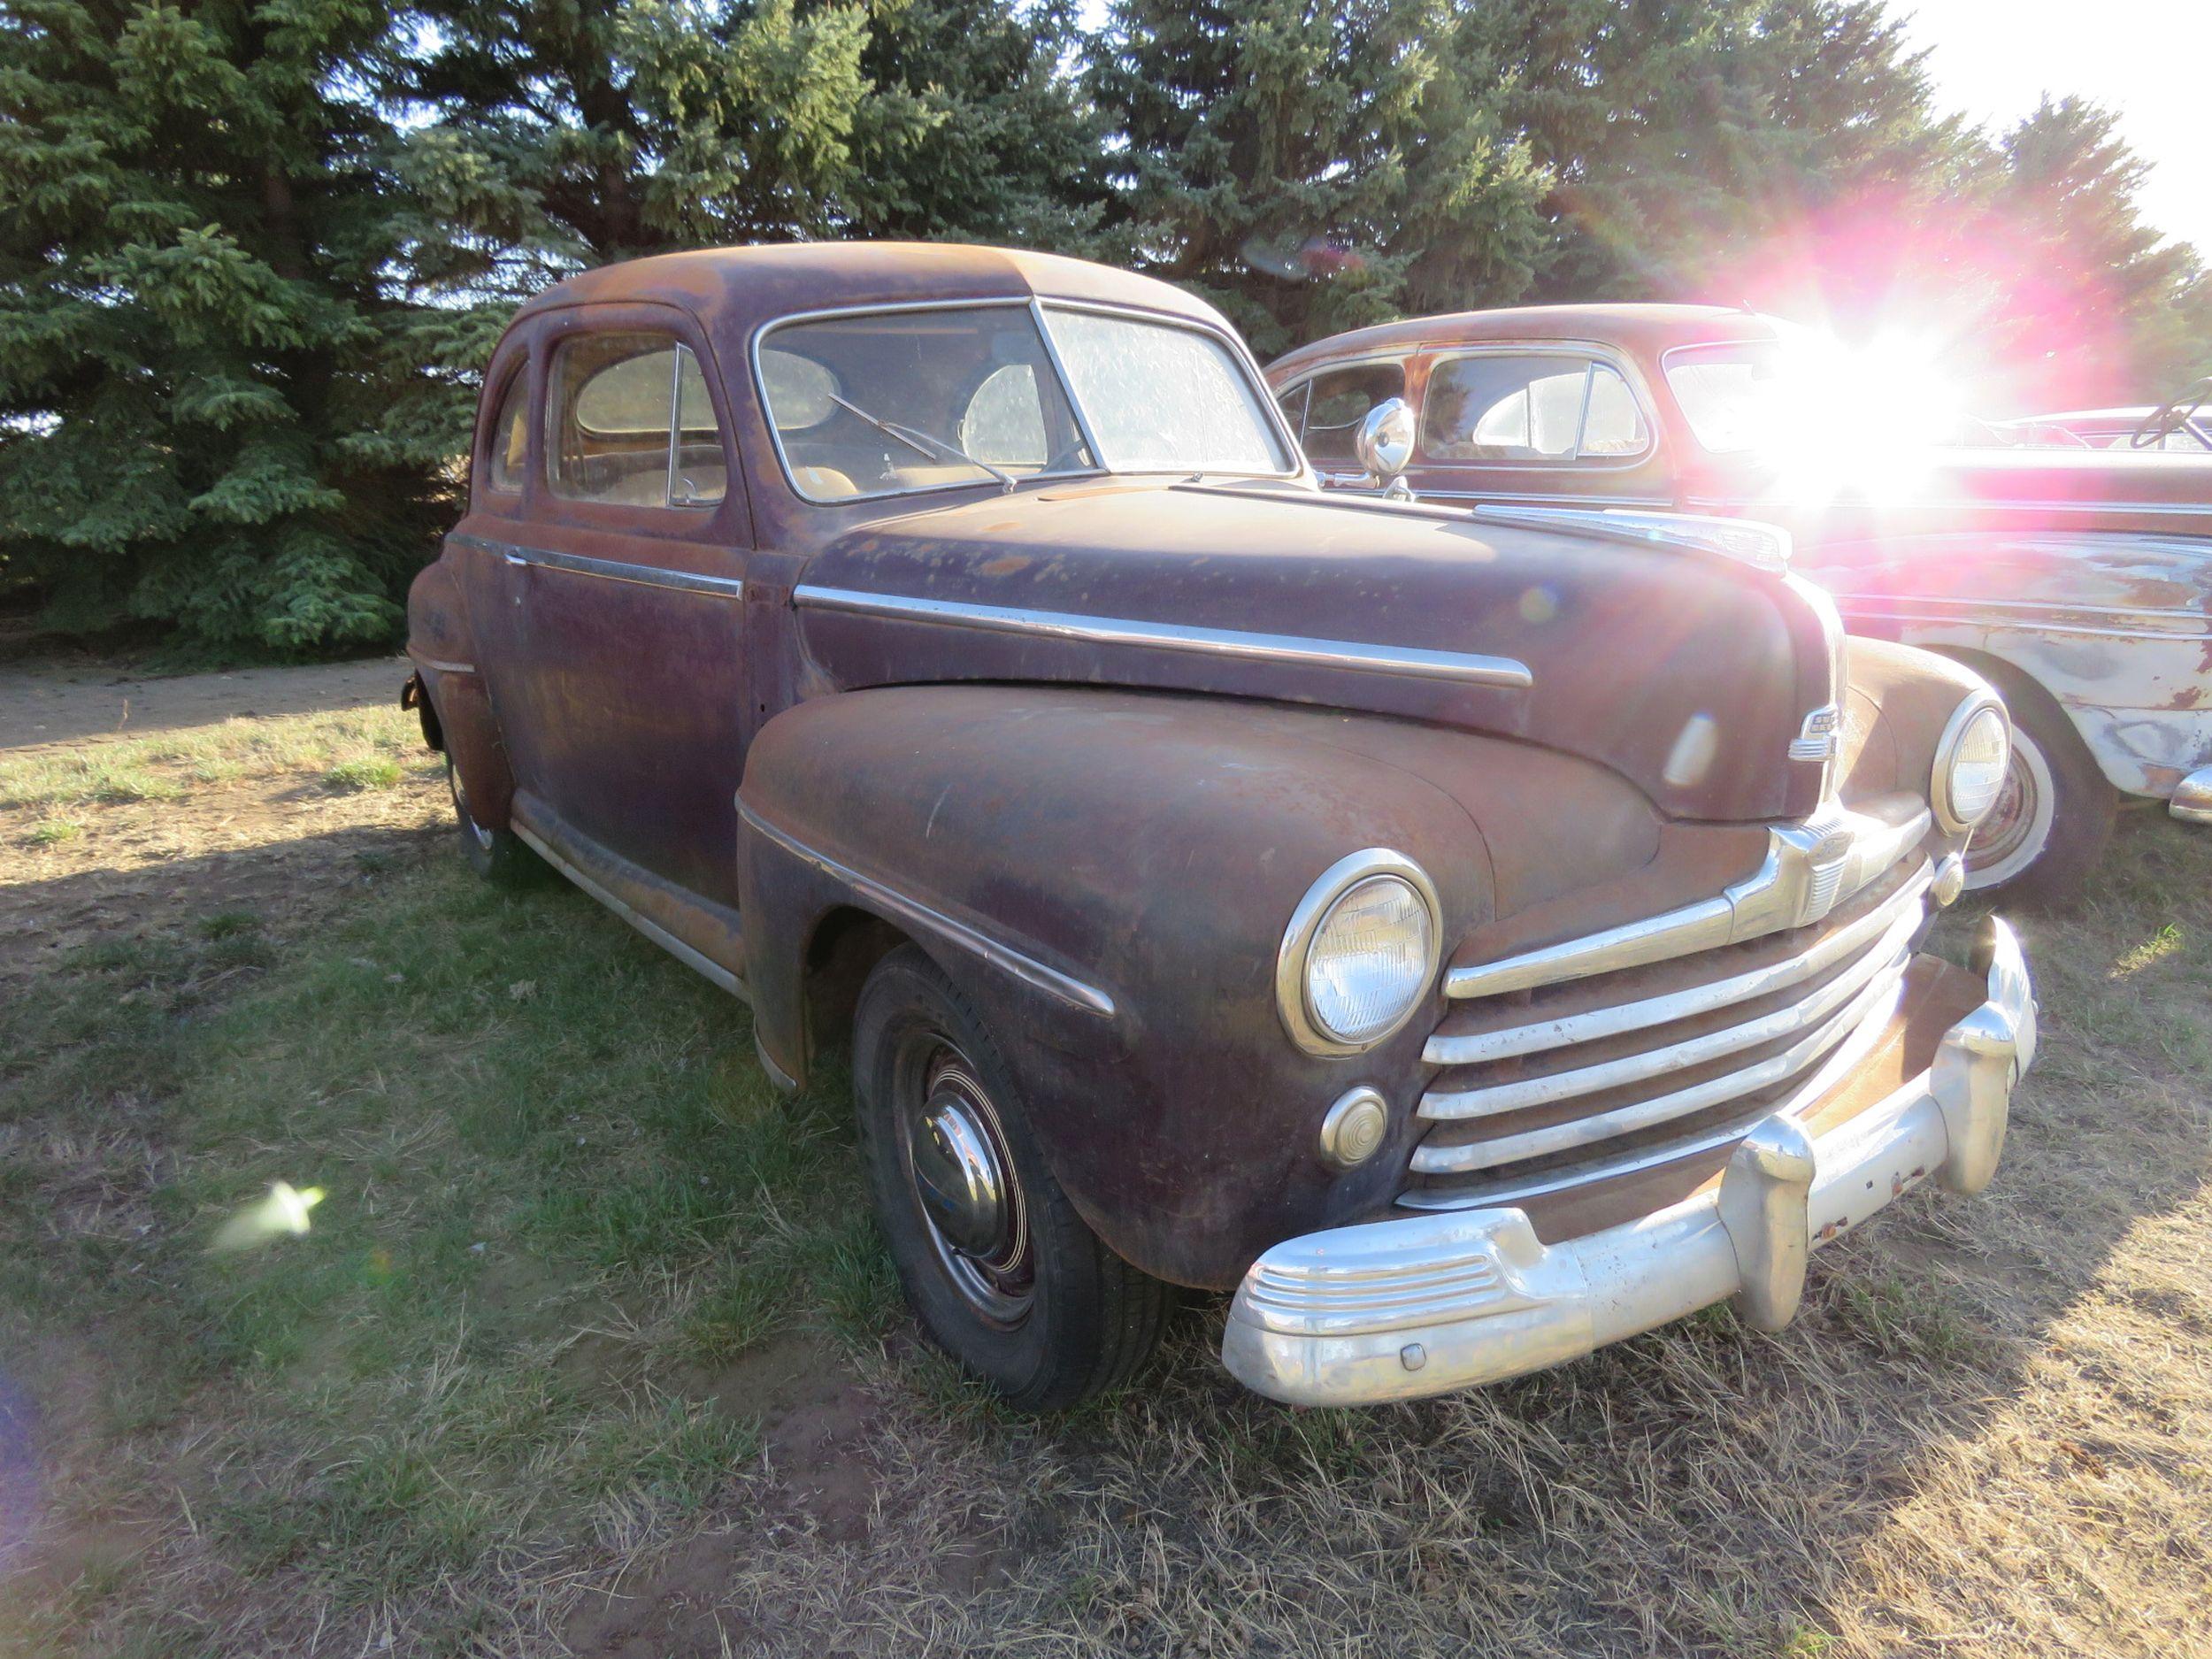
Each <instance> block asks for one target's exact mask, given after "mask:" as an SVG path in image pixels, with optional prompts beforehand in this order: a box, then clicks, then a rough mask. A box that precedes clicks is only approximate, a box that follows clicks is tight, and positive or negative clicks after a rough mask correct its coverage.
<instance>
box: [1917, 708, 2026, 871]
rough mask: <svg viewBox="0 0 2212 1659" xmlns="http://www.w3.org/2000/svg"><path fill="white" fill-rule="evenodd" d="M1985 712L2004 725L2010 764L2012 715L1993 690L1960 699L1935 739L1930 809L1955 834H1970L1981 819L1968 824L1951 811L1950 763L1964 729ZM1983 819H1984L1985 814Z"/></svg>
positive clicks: (1930, 781)
mask: <svg viewBox="0 0 2212 1659" xmlns="http://www.w3.org/2000/svg"><path fill="white" fill-rule="evenodd" d="M1984 710H1993V711H1994V712H1995V714H1996V716H1997V718H1999V719H2000V720H2002V721H2003V722H2004V725H2005V750H2006V764H2008V765H2009V764H2010V763H2011V750H2012V713H2011V710H2008V709H2007V708H2006V707H2005V700H2004V699H2003V698H2002V697H2001V696H1999V695H1997V694H1996V693H1995V692H1994V691H1992V690H1983V691H1977V692H1973V693H1971V694H1970V695H1967V696H1965V697H1962V698H1961V699H1960V701H1959V706H1958V707H1957V708H1955V709H1954V710H1951V718H1949V719H1947V720H1946V721H1945V722H1944V723H1943V732H1942V734H1941V735H1940V736H1939V737H1938V738H1937V739H1936V746H1935V764H1934V765H1933V766H1932V768H1931V769H1930V772H1929V774H1928V804H1929V810H1932V812H1933V813H1934V814H1935V820H1936V822H1937V823H1939V824H1940V825H1941V826H1943V827H1944V828H1945V829H1946V830H1947V831H1948V832H1949V833H1952V834H1954V835H1964V834H1969V833H1971V832H1972V830H1973V828H1974V825H1975V824H1978V823H1980V822H1981V819H1980V818H1976V819H1974V820H1973V821H1972V822H1971V823H1970V822H1969V821H1967V820H1966V819H1964V818H1961V817H1960V816H1959V815H1958V814H1957V812H1955V810H1952V806H1951V762H1952V761H1953V760H1954V759H1955V758H1956V754H1955V751H1956V750H1957V749H1958V746H1959V743H1960V741H1961V740H1962V738H1964V736H1965V735H1966V728H1967V726H1968V725H1969V724H1970V722H1971V721H1973V720H1974V719H1975V718H1977V717H1978V716H1979V715H1980V714H1981V713H1982V712H1983V711H1984ZM1991 804H1992V809H1994V805H1995V803H1991ZM1982 816H1983V818H1986V817H1987V816H1988V814H1987V813H1986V812H1985V813H1984V814H1983V815H1982Z"/></svg>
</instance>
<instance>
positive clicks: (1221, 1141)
mask: <svg viewBox="0 0 2212 1659" xmlns="http://www.w3.org/2000/svg"><path fill="white" fill-rule="evenodd" d="M1536 771H1542V772H1548V773H1551V774H1571V775H1572V777H1573V778H1575V779H1577V780H1579V783H1578V786H1574V787H1569V786H1564V785H1563V784H1562V783H1561V782H1560V780H1559V778H1558V777H1556V776H1553V777H1549V778H1548V779H1547V780H1546V781H1545V782H1544V784H1543V786H1542V787H1540V788H1539V787H1532V775H1533V772H1536ZM1575 787H1579V788H1580V789H1581V791H1582V792H1583V795H1585V796H1586V797H1587V799H1588V802H1589V803H1602V804H1593V805H1592V806H1591V810H1584V811H1578V810H1576V807H1577V805H1578V800H1577V797H1576V795H1575V793H1574V788H1575ZM1486 792H1488V794H1489V795H1491V796H1501V795H1502V796H1505V797H1511V796H1513V795H1522V796H1524V797H1525V804H1524V807H1523V809H1522V810H1524V811H1525V812H1530V813H1536V812H1541V813H1544V814H1546V815H1555V816H1556V818H1558V819H1559V820H1560V821H1561V826H1560V827H1559V828H1558V829H1557V830H1555V832H1554V833H1552V834H1551V836H1550V837H1549V839H1550V841H1551V843H1552V846H1553V848H1554V850H1555V852H1556V849H1557V848H1558V847H1559V846H1560V845H1561V844H1562V843H1567V844H1572V843H1574V842H1576V841H1578V838H1579V839H1583V840H1593V839H1594V841H1599V842H1603V843H1604V845H1603V846H1602V847H1601V849H1600V851H1599V855H1598V856H1601V857H1603V858H1606V859H1609V860H1611V861H1613V862H1614V863H1617V864H1618V863H1626V864H1630V865H1632V864H1634V863H1635V862H1636V861H1637V860H1638V859H1639V858H1643V857H1648V856H1649V844H1650V843H1651V842H1652V841H1653V839H1654V837H1655V829H1654V820H1653V818H1652V815H1651V812H1650V809H1649V808H1648V805H1647V803H1644V801H1643V798H1642V797H1641V795H1639V794H1637V792H1636V791H1634V790H1633V789H1632V788H1631V787H1629V786H1627V785H1626V784H1625V783H1623V782H1622V781H1621V780H1618V779H1617V778H1615V777H1613V775H1612V774H1610V773H1608V772H1603V771H1601V769H1599V768H1597V767H1594V766H1592V765H1589V764H1587V763H1584V762H1579V761H1575V760H1571V759H1570V758H1568V757H1562V756H1557V755H1555V754H1551V753H1549V752H1548V751H1544V750H1539V749H1530V748H1529V747H1528V746H1526V745H1523V744H1517V743H1514V742H1511V741H1506V740H1500V739H1489V738H1480V737H1471V736H1470V735H1468V734H1466V733H1455V732H1444V731H1440V730H1436V729H1433V728H1428V727H1423V726H1413V725H1409V724H1407V723H1403V722H1398V721H1392V720H1388V719H1383V718H1375V717H1368V716H1346V715H1340V714H1333V713H1329V712H1325V711H1321V710H1305V709H1291V708H1285V707H1281V706H1278V705H1271V704H1262V703H1242V702H1235V701H1232V700H1226V699H1203V698H1194V697H1187V696H1180V695H1158V694H1146V693H1132V692H1109V691H1099V690H1090V689H1079V688H1051V687H1026V686H1024V687H1006V686H958V685H954V686H936V687H893V688H885V689H879V690H872V691H864V692H851V693H846V694H842V695H833V696H829V697H825V698H820V699H817V700H815V701H813V702H810V703H802V704H800V705H799V706H797V707H795V708H794V709H791V710H787V711H786V712H784V713H782V714H780V715H779V716H777V717H776V718H774V719H773V720H771V721H770V722H769V723H768V724H767V725H766V726H764V727H763V728H762V730H761V732H760V733H759V735H758V736H757V738H756V740H755V741H754V745H753V748H752V749H751V751H750V753H749V757H748V760H747V766H746V774H745V780H744V785H743V787H742V789H741V791H740V795H739V803H740V807H741V813H742V817H743V819H744V823H745V829H744V831H743V833H742V835H741V851H740V860H741V870H740V883H741V892H742V900H743V905H744V911H745V915H746V934H747V947H748V962H749V975H748V978H749V986H748V988H749V992H750V995H751V996H752V998H753V1002H754V1009H755V1016H756V1022H757V1026H756V1028H757V1033H758V1034H759V1037H760V1041H761V1044H762V1047H763V1048H764V1050H765V1051H766V1053H767V1055H768V1056H769V1057H770V1059H771V1060H772V1062H773V1063H774V1064H775V1065H776V1066H777V1067H778V1068H779V1069H780V1070H782V1071H786V1072H787V1073H789V1074H790V1075H791V1076H792V1077H794V1078H795V1079H803V1076H804V1074H805V1072H806V1070H807V1068H808V1065H809V1064H810V1059H811V1057H812V1056H811V1052H810V1050H811V1048H812V1046H813V1044H814V1043H815V1042H817V1041H822V1040H825V1039H829V1038H834V1037H838V1036H841V1035H842V1033H820V1032H817V1033H810V1032H809V1031H808V1029H807V1013H806V1010H807V1007H808V995H807V987H806V973H807V964H808V961H809V958H810V954H811V947H812V943H813V941H814V940H815V937H816V934H817V932H818V929H820V928H821V927H822V926H824V924H825V922H826V919H828V918H832V917H833V915H837V914H840V913H845V912H849V911H852V910H858V911H862V912H864V913H866V914H868V915H871V916H874V917H879V918H882V920H883V921H884V922H886V923H887V924H889V925H890V926H892V927H895V928H896V929H897V930H899V931H900V932H901V933H905V934H906V935H907V936H909V937H910V938H912V939H913V940H915V941H916V942H918V944H920V945H921V946H922V948H923V949H926V950H927V951H929V952H930V954H931V955H932V956H933V958H934V959H935V960H936V961H937V962H938V963H939V964H940V965H941V967H942V968H943V969H944V970H945V972H947V973H948V974H949V976H950V977H951V978H952V979H954V980H955V982H956V984H957V985H958V986H959V987H960V988H961V989H962V991H963V993H964V995H967V996H968V997H969V998H970V1000H971V1001H972V1003H973V1004H974V1005H975V1006H976V1007H977V1008H978V1009H979V1010H981V1011H982V1012H983V1014H984V1017H985V1018H986V1019H987V1021H988V1022H989V1024H990V1025H991V1027H992V1030H993V1033H994V1035H995V1037H996V1039H997V1040H998V1041H999V1043H1000V1045H1001V1047H1002V1048H1003V1049H1004V1050H1005V1052H1006V1055H1007V1058H1008V1060H1009V1063H1010V1064H1011V1065H1012V1066H1013V1067H1014V1069H1015V1072H1016V1075H1017V1076H1018V1079H1019V1080H1020V1085H1021V1087H1022V1088H1023V1091H1024V1094H1025V1099H1026V1101H1027V1102H1028V1106H1029V1110H1030V1114H1031V1116H1032V1118H1033V1119H1034V1122H1035V1127H1036V1130H1037V1133H1038V1136H1039V1139H1040V1141H1041V1143H1042V1144H1043V1147H1044V1148H1045V1153H1046V1156H1047V1158H1048V1160H1049V1162H1050V1163H1051V1164H1052V1167H1053V1171H1054V1173H1055V1175H1056V1177H1057V1178H1058V1179H1059V1180H1060V1182H1061V1184H1062V1186H1063V1187H1065V1188H1066V1190H1067V1192H1068V1194H1069V1196H1070V1198H1071V1200H1072V1201H1073V1202H1074V1203H1075V1204H1076V1206H1077V1208H1078V1209H1079V1210H1080V1211H1081V1212H1082V1213H1083V1215H1084V1216H1085V1217H1086V1218H1087V1220H1088V1221H1089V1222H1090V1224H1091V1225H1092V1226H1093V1227H1094V1228H1095V1229H1096V1230H1097V1231H1098V1232H1099V1233H1100V1234H1101V1235H1102V1237H1103V1238H1104V1239H1105V1240H1106V1241H1107V1243H1108V1244H1109V1245H1110V1247H1111V1248H1114V1249H1115V1250H1116V1251H1118V1253H1119V1254H1121V1255H1122V1256H1125V1258H1127V1259H1128V1260H1130V1261H1132V1262H1133V1263H1135V1264H1136V1265H1138V1266H1139V1267H1141V1268H1143V1269H1144V1270H1145V1271H1148V1272H1150V1273H1153V1274H1155V1275H1156V1276H1158V1277H1161V1278H1164V1279H1172V1280H1176V1281H1178V1282H1181V1283H1186V1284H1194V1285H1210V1286H1226V1285H1228V1284H1232V1283H1233V1282H1234V1281H1235V1279H1236V1277H1237V1276H1238V1274H1239V1273H1240V1272H1241V1271H1242V1270H1243V1268H1244V1267H1245V1265H1246V1264H1247V1263H1248V1262H1249V1261H1250V1260H1251V1259H1252V1258H1253V1256H1256V1255H1257V1254H1258V1252H1259V1251H1260V1250H1261V1249H1263V1248H1265V1247H1266V1246H1268V1245H1269V1244H1271V1243H1273V1242H1275V1241H1277V1240H1280V1239H1282V1238H1285V1237H1287V1236H1290V1235H1292V1234H1294V1233H1298V1232H1301V1231H1305V1230H1309V1229H1310V1228H1312V1227H1314V1226H1317V1225H1325V1224H1327V1223H1329V1222H1331V1221H1334V1220H1340V1219H1345V1218H1349V1217H1354V1216H1357V1215H1362V1214H1371V1213H1373V1212H1374V1211H1375V1210H1377V1209H1379V1208H1380V1207H1382V1206H1384V1205H1386V1204H1387V1203H1388V1202H1389V1201H1390V1199H1391V1198H1392V1197H1394V1195H1395V1194H1396V1192H1397V1190H1398V1188H1399V1187H1400V1186H1401V1185H1402V1181H1403V1178H1404V1172H1405V1169H1406V1162H1407V1158H1408V1156H1409V1150H1410V1147H1411V1143H1412V1141H1413V1140H1414V1139H1415V1138H1417V1133H1418V1127H1417V1125H1416V1123H1415V1121H1414V1119H1413V1116H1412V1110H1413V1107H1414V1104H1415V1102H1416V1101H1417V1097H1418V1094H1419V1091H1420V1087H1421V1084H1422V1082H1423V1079H1424V1069H1423V1065H1422V1061H1421V1048H1422V1044H1423V1041H1424V1040H1425V1037H1426V1035H1427V1033H1428V1032H1429V1031H1430V1030H1431V1029H1432V1027H1433V1026H1434V1025H1435V1023H1436V1021H1437V1018H1439V1016H1440V1011H1441V997H1440V994H1435V993H1432V1001H1431V1002H1430V1003H1429V1004H1428V1005H1426V1006H1425V1007H1423V1008H1421V1009H1419V1010H1417V1011H1416V1012H1415V1013H1414V1015H1413V1017H1412V1018H1410V1019H1409V1021H1408V1022H1407V1024H1406V1025H1405V1026H1404V1027H1403V1028H1402V1030H1401V1031H1400V1032H1399V1033H1397V1034H1396V1035H1395V1036H1394V1037H1393V1038H1391V1039H1390V1040H1389V1041H1386V1042H1385V1043H1384V1044H1383V1045H1381V1046H1380V1047H1379V1048H1375V1049H1373V1050H1371V1051H1370V1052H1369V1053H1367V1054H1364V1055H1359V1056H1341V1057H1318V1056H1311V1055H1309V1054H1307V1053H1305V1052H1304V1051H1303V1050H1302V1049H1300V1048H1298V1047H1297V1046H1296V1045H1295V1044H1294V1042H1293V1041H1291V1039H1290V1037H1289V1036H1288V1034H1287V1033H1286V1031H1285V1028H1284V1025H1283V1024H1282V1021H1281V1018H1280V1017H1279V1013H1278V1011H1277V1007H1276V1002H1275V990H1274V977H1275V965H1276V955H1277V950H1278V948H1279V944H1280V941H1281V939H1282V936H1283V933H1284V929H1285V926H1286V923H1287V922H1288V920H1289V918H1290V915H1291V912H1292V911H1293V910H1294V908H1295V907H1296V906H1297V904H1298V902H1299V901H1300V899H1301V898H1302V897H1303V896H1304V895H1305V893H1306V891H1307V889H1308V888H1309V887H1310V886H1311V884H1312V883H1313V882H1314V880H1315V879H1317V877H1318V876H1319V875H1320V874H1321V873H1322V872H1324V871H1325V870H1326V869H1327V868H1328V867H1329V866H1330V865H1332V864H1334V863H1336V862H1337V861H1338V860H1339V859H1340V858H1341V857H1343V856H1345V855H1346V854H1347V853H1349V852H1352V851H1356V850H1358V849H1363V848H1369V847H1387V848H1391V849H1394V850H1396V851H1399V852H1402V853H1404V854H1406V855H1407V856H1410V857H1412V858H1413V859H1414V860H1416V861H1417V863H1419V864H1421V865H1422V866H1423V867H1424V868H1425V869H1426V870H1427V872H1428V873H1429V875H1430V876H1431V878H1432V880H1433V881H1434V882H1435V885H1436V887H1437V891H1438V895H1439V899H1440V904H1441V908H1442V911H1443V914H1442V916H1441V918H1440V920H1441V923H1442V927H1443V938H1444V946H1445V953H1446V955H1447V956H1448V955H1449V954H1450V951H1451V948H1452V945H1453V943H1454V941H1458V940H1461V939H1463V938H1465V937H1466V936H1467V935H1468V934H1469V933H1472V932H1475V931H1476V930H1478V929H1479V928H1481V927H1482V926H1483V925H1484V924H1485V923H1486V922H1487V921H1488V920H1489V919H1490V918H1491V917H1492V916H1493V914H1494V907H1495V902H1496V897H1497V895H1498V893H1499V891H1500V890H1501V888H1504V889H1508V890H1510V891H1511V892H1513V893H1514V894H1516V895H1519V896H1521V897H1523V898H1526V897H1529V896H1532V895H1533V896H1542V895H1543V894H1544V893H1545V892H1547V891H1548V889H1549V888H1550V887H1553V886H1555V885H1556V883H1557V880H1558V877H1557V874H1556V872H1555V871H1553V870H1551V868H1550V864H1551V862H1554V861H1547V860H1545V859H1541V858H1539V859H1536V860H1534V861H1532V860H1530V859H1529V858H1528V857H1527V856H1526V854H1525V850H1524V849H1522V848H1521V847H1519V846H1518V845H1516V846H1515V847H1514V848H1513V849H1509V852H1508V853H1507V854H1506V855H1505V856H1503V857H1502V859H1494V857H1493V855H1492V850H1491V847H1490V844H1489V841H1487V840H1486V835H1485V833H1484V832H1483V830H1482V829H1480V828H1479V827H1478V823H1477V819H1478V818H1479V817H1481V816H1482V812H1481V810H1480V807H1479V801H1480V800H1481V799H1482V798H1484V797H1485V794H1486ZM1537 800H1542V801H1543V803H1544V804H1543V806H1542V807H1540V808H1539V807H1537V806H1536V805H1535V804H1534V803H1535V802H1536V801H1537ZM1624 803H1626V804H1624ZM1518 839H1520V840H1525V839H1526V838H1518ZM1531 864H1542V865H1544V866H1545V868H1543V869H1535V868H1532V867H1525V866H1529V865H1531ZM1361 1084H1366V1085H1370V1086H1371V1087H1376V1088H1378V1089H1379V1090H1380V1091H1381V1092H1382V1094H1384V1096H1385V1098H1386V1100H1387V1101H1388V1102H1389V1103H1390V1105H1391V1108H1392V1114H1393V1117H1392V1131H1391V1135H1390V1138H1389V1140H1388V1141H1386V1144H1385V1146H1384V1148H1383V1149H1382V1150H1381V1151H1380V1152H1379V1153H1378V1154H1377V1155H1376V1156H1374V1157H1373V1158H1372V1159H1371V1160H1370V1161H1369V1162H1368V1163H1367V1164H1363V1165H1362V1166H1361V1167H1360V1168H1359V1169H1357V1170H1355V1171H1349V1172H1346V1171H1338V1170H1335V1169H1333V1167H1331V1166H1329V1165H1327V1164H1325V1162H1324V1161H1323V1159H1322V1158H1321V1156H1320V1154H1319V1149H1318V1133H1319V1127H1320V1124H1321V1120H1322V1118H1323V1117H1324V1115H1325V1113H1326V1112H1327V1110H1328V1109H1329V1107H1330V1106H1331V1105H1332V1104H1333V1102H1335V1101H1336V1100H1338V1099H1339V1098H1340V1096H1341V1095H1342V1094H1344V1093H1345V1092H1346V1091H1347V1090H1348V1089H1349V1088H1351V1087H1355V1086H1356V1085H1361Z"/></svg>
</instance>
